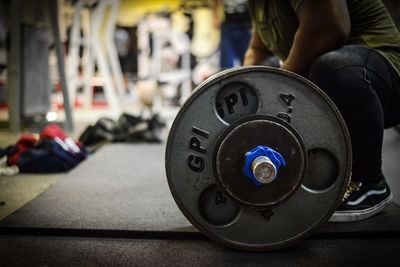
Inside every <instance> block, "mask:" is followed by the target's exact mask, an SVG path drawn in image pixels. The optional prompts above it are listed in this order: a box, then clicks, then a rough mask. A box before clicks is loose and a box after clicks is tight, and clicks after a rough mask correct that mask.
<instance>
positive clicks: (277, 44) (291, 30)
mask: <svg viewBox="0 0 400 267" xmlns="http://www.w3.org/2000/svg"><path fill="white" fill-rule="evenodd" d="M249 10H250V14H251V16H252V23H253V35H252V39H251V41H250V45H249V47H248V49H247V51H246V54H245V59H244V65H247V66H249V65H257V64H260V63H261V62H262V61H264V60H265V58H267V57H269V56H271V55H273V54H275V55H277V56H278V57H279V58H280V59H281V60H282V62H283V64H282V66H281V68H282V69H284V70H288V71H291V72H295V73H297V74H300V75H302V76H304V77H306V78H308V79H309V80H311V81H312V82H314V83H315V84H316V85H318V86H319V87H320V88H321V89H322V90H323V91H324V92H325V93H326V94H327V95H328V96H329V97H330V98H331V99H332V100H333V102H334V103H335V104H336V106H337V107H338V109H339V110H340V112H341V113H342V116H343V118H344V120H345V122H346V124H347V127H348V129H349V133H350V137H351V141H352V150H353V166H352V177H351V182H350V184H349V185H348V188H347V191H346V194H345V195H344V198H343V200H342V203H341V205H340V206H339V208H338V210H337V211H336V212H335V214H334V215H333V216H332V218H331V221H356V220H362V219H366V218H369V217H371V216H372V215H374V214H376V213H378V212H379V211H381V210H383V209H384V208H385V207H386V206H387V205H388V203H389V202H390V201H391V199H392V193H391V191H390V189H389V187H388V185H387V184H386V182H385V178H384V175H383V173H382V140H383V130H384V128H388V127H392V126H394V125H396V124H398V123H399V122H400V77H399V75H400V34H399V32H398V30H397V28H396V27H395V25H394V23H393V20H392V19H391V17H390V15H389V14H388V12H387V10H386V8H385V7H384V5H383V4H382V2H381V1H380V0H347V1H346V0H265V1H257V0H250V1H249Z"/></svg>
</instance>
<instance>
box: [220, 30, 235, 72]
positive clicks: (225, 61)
mask: <svg viewBox="0 0 400 267" xmlns="http://www.w3.org/2000/svg"><path fill="white" fill-rule="evenodd" d="M232 44H233V40H232V33H231V29H230V27H229V25H226V24H222V25H221V42H220V46H219V47H220V49H219V50H220V67H221V69H228V68H232V67H233V64H234V60H235V54H234V52H233V47H232Z"/></svg>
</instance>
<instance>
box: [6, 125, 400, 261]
mask: <svg viewBox="0 0 400 267" xmlns="http://www.w3.org/2000/svg"><path fill="white" fill-rule="evenodd" d="M116 155H118V156H116ZM163 157H164V147H163V145H144V144H141V145H128V144H113V145H107V146H105V147H103V148H102V149H101V150H100V151H98V152H97V153H96V154H94V155H93V156H92V157H90V158H89V159H88V160H87V161H85V162H83V163H82V164H81V165H79V166H78V167H77V168H75V169H74V170H72V171H71V172H69V173H67V174H63V175H61V176H53V177H50V176H48V177H46V176H42V175H38V176H36V177H37V178H38V179H36V180H35V177H33V176H31V177H29V176H25V175H20V176H15V177H0V181H1V183H0V184H1V185H6V187H3V186H2V187H1V190H0V193H1V195H2V196H3V197H4V196H6V194H4V193H3V191H4V192H5V191H6V190H3V188H7V186H8V188H9V190H7V191H8V195H13V194H15V192H16V191H18V190H20V192H21V194H22V195H23V196H24V197H23V199H24V200H23V201H22V200H19V202H18V201H17V200H13V199H12V198H11V197H10V198H8V200H7V201H6V205H7V203H9V204H10V203H13V202H14V203H15V205H14V207H17V206H18V205H21V204H23V202H24V201H25V202H26V203H27V204H26V205H24V206H23V207H21V208H19V209H17V210H16V211H14V212H13V213H12V214H11V215H9V216H7V217H6V218H4V219H3V220H0V259H2V263H4V264H5V265H41V266H43V265H49V266H52V265H141V266H142V265H146V266H147V265H155V264H156V265H174V266H188V265H190V266H193V265H196V266H203V265H239V266H240V265H246V264H251V265H262V266H265V265H318V266H320V265H322V264H323V265H326V266H332V265H334V266H337V265H344V266H349V265H363V264H364V265H369V266H371V264H372V265H382V263H384V265H385V266H390V265H393V266H394V265H395V263H396V262H397V263H398V261H397V260H396V259H395V258H394V255H397V252H398V251H399V249H400V241H399V239H400V223H399V221H400V208H399V206H397V205H391V206H390V207H389V208H388V209H387V211H385V212H383V213H382V214H380V215H378V216H375V217H374V218H372V219H370V220H366V221H363V222H358V223H347V224H332V223H328V224H326V225H324V226H323V227H322V228H321V229H320V231H319V232H318V233H316V234H314V235H312V236H311V237H310V238H308V239H307V240H305V241H303V242H301V243H299V244H297V245H295V246H294V247H290V248H287V249H284V250H279V251H274V252H268V253H249V252H241V251H235V250H232V249H229V248H226V247H223V246H221V245H218V244H217V243H216V242H214V241H210V240H208V239H207V238H205V237H204V236H203V235H202V234H200V233H199V232H198V231H197V230H196V229H195V228H193V227H192V226H191V224H190V223H189V222H188V221H187V220H186V218H185V217H184V216H183V215H182V213H181V212H180V211H179V209H178V208H177V206H176V204H175V202H174V201H173V199H172V196H171V194H170V192H169V188H168V185H167V181H166V179H165V173H164V165H163V164H164V162H163ZM399 159H400V135H399V134H398V133H396V132H395V131H394V130H388V131H386V132H385V142H384V170H385V173H386V175H387V176H388V178H389V177H390V178H389V183H390V185H391V186H392V189H393V191H394V193H395V197H396V201H399V193H400V188H399V179H398V175H399V174H400V166H399V164H398V162H399ZM144 162H145V163H147V164H143V163H144ZM13 179H14V180H13ZM14 190H15V192H14V193H13V191H14ZM37 195H38V197H36V196H37ZM17 202H18V203H17ZM6 205H3V206H2V207H0V210H1V209H2V208H3V207H4V206H6ZM338 255H340V257H339V256H338ZM368 255H374V256H373V257H368Z"/></svg>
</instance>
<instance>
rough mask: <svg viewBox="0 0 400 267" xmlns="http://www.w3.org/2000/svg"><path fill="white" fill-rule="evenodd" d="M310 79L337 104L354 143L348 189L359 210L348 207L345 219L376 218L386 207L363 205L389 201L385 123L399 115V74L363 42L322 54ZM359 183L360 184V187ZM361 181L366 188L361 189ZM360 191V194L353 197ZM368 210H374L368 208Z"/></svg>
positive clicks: (312, 69) (353, 202)
mask: <svg viewBox="0 0 400 267" xmlns="http://www.w3.org/2000/svg"><path fill="white" fill-rule="evenodd" d="M309 79H310V80H311V81H312V82H314V83H315V84H317V85H318V86H319V87H320V88H321V89H322V90H323V91H324V92H325V93H326V94H327V95H328V96H329V97H330V98H331V99H332V101H333V102H334V103H335V104H336V106H337V107H338V109H339V110H340V112H341V114H342V116H343V118H344V120H345V121H346V124H347V127H348V129H349V133H350V137H351V141H352V150H353V172H352V181H353V186H352V187H350V192H349V193H352V197H353V196H354V198H353V199H352V201H349V199H348V202H347V203H350V204H351V205H353V204H354V207H353V206H352V207H350V208H351V209H352V210H351V211H350V213H351V212H353V211H354V210H356V212H353V214H347V212H348V211H346V214H345V216H344V217H341V218H340V220H342V219H343V220H346V221H347V220H358V219H364V218H367V217H369V216H372V215H373V214H374V213H373V212H375V213H376V212H378V211H379V210H380V208H383V207H384V206H383V205H381V206H379V207H377V208H376V209H369V208H371V207H366V206H363V207H360V205H358V204H360V203H361V202H362V201H361V200H365V199H366V198H367V197H368V196H369V199H368V201H369V202H371V203H372V204H373V202H374V201H371V199H372V200H375V202H376V203H377V205H380V204H381V202H382V201H387V200H388V197H389V194H390V190H389V189H388V188H387V185H386V184H385V183H384V177H383V174H382V169H381V166H382V139H383V129H384V126H385V124H386V125H387V126H388V124H389V120H393V121H394V120H396V118H400V116H399V114H400V106H395V105H394V104H395V103H396V102H397V101H399V100H398V99H400V97H399V95H398V94H397V93H396V92H395V87H394V86H396V83H398V82H399V77H398V76H397V74H396V73H395V72H394V70H393V69H392V68H391V66H390V65H389V63H388V62H387V61H386V59H385V58H384V57H383V56H381V55H380V54H379V53H378V52H376V51H374V50H372V49H369V48H366V47H361V46H345V47H343V48H341V49H339V50H336V51H333V52H329V53H327V54H325V55H323V56H321V57H320V58H318V59H317V60H316V61H315V62H314V64H313V66H312V67H311V69H310V73H309ZM385 122H386V123H385ZM390 123H393V122H390ZM354 182H361V183H357V185H358V186H356V185H354ZM362 184H364V188H363V190H360V188H359V187H360V186H361V185H362ZM386 188H387V189H386ZM357 190H358V191H359V193H358V195H354V193H355V192H358V191H357ZM376 192H382V196H379V197H380V199H379V197H378V196H375V195H374V194H375V193H376ZM371 194H372V195H371ZM347 197H348V196H347ZM374 198H375V199H374ZM355 199H356V201H354V200H355ZM385 203H386V202H385ZM356 204H357V205H356ZM361 204H365V203H361ZM372 204H371V205H372ZM342 208H343V207H342ZM345 209H348V207H345ZM357 209H359V210H357ZM360 209H361V210H362V212H359V211H360ZM366 209H369V211H371V212H365V210H366ZM348 215H349V216H348Z"/></svg>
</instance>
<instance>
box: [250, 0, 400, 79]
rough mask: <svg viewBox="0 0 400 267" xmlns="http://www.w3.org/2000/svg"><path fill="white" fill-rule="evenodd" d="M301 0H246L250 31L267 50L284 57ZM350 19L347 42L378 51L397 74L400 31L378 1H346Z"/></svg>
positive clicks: (287, 52)
mask: <svg viewBox="0 0 400 267" xmlns="http://www.w3.org/2000/svg"><path fill="white" fill-rule="evenodd" d="M302 1H303V0H265V1H261V0H250V1H249V11H250V15H251V17H252V20H253V30H254V31H257V32H258V34H259V35H260V37H261V39H262V41H263V42H264V44H265V45H266V46H267V47H268V49H269V50H270V51H271V52H273V53H274V54H275V55H277V56H278V57H279V58H281V59H282V60H285V59H286V58H287V57H288V55H289V51H290V48H291V47H292V43H293V39H294V35H295V33H296V31H297V28H298V26H299V21H298V18H297V15H296V10H297V8H298V7H299V5H300V4H301V2H302ZM347 6H348V9H349V14H350V20H351V32H350V36H349V38H348V40H347V43H346V44H348V45H355V44H357V45H364V46H368V47H370V48H373V49H375V50H377V51H378V52H379V53H381V54H382V55H383V56H384V57H385V58H386V59H387V60H388V61H389V62H390V63H391V64H392V66H393V67H394V68H395V69H396V71H397V73H398V74H399V75H400V34H399V31H398V30H397V28H396V26H395V24H394V22H393V20H392V18H391V17H390V15H389V13H388V11H387V10H386V8H385V6H384V5H383V3H382V2H381V1H380V0H347Z"/></svg>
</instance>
